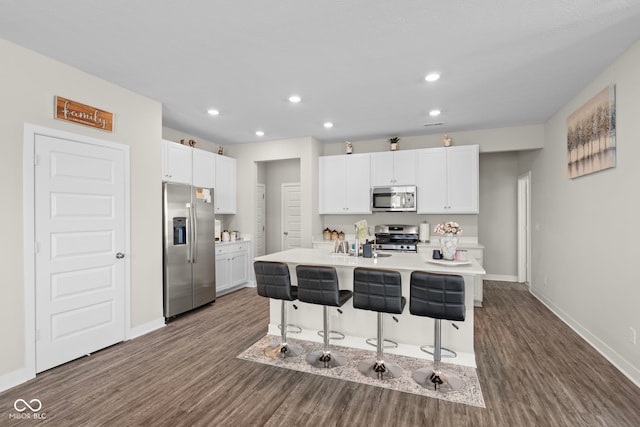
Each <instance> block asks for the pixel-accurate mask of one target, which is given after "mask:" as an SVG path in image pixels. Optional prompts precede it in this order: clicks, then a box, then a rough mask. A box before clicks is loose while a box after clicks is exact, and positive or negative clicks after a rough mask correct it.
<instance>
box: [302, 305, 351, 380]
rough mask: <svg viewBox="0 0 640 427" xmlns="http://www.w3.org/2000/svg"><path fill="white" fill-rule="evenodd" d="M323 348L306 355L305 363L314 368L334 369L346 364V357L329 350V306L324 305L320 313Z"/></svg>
mask: <svg viewBox="0 0 640 427" xmlns="http://www.w3.org/2000/svg"><path fill="white" fill-rule="evenodd" d="M322 322H323V331H324V334H323V343H324V345H323V348H322V350H315V351H312V352H311V353H309V354H308V355H307V362H308V363H309V364H310V365H311V366H315V367H316V368H335V367H337V366H343V365H346V363H347V357H346V356H345V355H344V354H342V353H341V352H339V351H333V352H332V351H331V350H329V333H328V331H329V306H327V305H325V306H324V307H323V312H322Z"/></svg>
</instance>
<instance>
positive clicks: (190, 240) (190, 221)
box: [185, 203, 193, 264]
mask: <svg viewBox="0 0 640 427" xmlns="http://www.w3.org/2000/svg"><path fill="white" fill-rule="evenodd" d="M185 207H186V208H187V215H188V218H187V246H188V249H187V262H188V263H189V264H191V262H192V260H193V215H192V211H191V203H187V204H186V205H185Z"/></svg>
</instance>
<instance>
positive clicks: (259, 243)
mask: <svg viewBox="0 0 640 427" xmlns="http://www.w3.org/2000/svg"><path fill="white" fill-rule="evenodd" d="M256 194H257V195H256V239H255V241H256V247H255V251H256V254H255V256H257V257H258V256H262V255H265V254H266V246H265V237H266V216H267V210H266V199H265V196H266V190H265V185H264V184H258V185H257V188H256Z"/></svg>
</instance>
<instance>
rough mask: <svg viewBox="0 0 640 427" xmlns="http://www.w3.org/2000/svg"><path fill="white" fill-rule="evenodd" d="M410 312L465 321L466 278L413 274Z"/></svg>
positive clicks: (422, 272)
mask: <svg viewBox="0 0 640 427" xmlns="http://www.w3.org/2000/svg"><path fill="white" fill-rule="evenodd" d="M409 287H410V292H411V295H410V301H409V311H410V312H411V314H414V315H416V316H425V317H431V318H433V319H444V320H457V321H463V320H464V311H465V307H464V278H462V276H456V275H450V274H436V273H427V272H426V271H414V272H412V273H411V283H410V285H409Z"/></svg>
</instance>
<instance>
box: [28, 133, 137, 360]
mask: <svg viewBox="0 0 640 427" xmlns="http://www.w3.org/2000/svg"><path fill="white" fill-rule="evenodd" d="M80 139H81V138H80ZM34 151H35V165H36V166H35V169H34V191H35V194H34V196H35V202H34V210H35V218H34V219H35V230H34V237H35V248H36V255H35V305H36V316H35V317H36V318H35V322H36V372H41V371H43V370H46V369H49V368H52V367H54V366H57V365H60V364H62V363H65V362H68V361H70V360H73V359H76V358H78V357H80V356H83V355H85V354H88V353H91V352H94V351H96V350H99V349H101V348H105V347H107V346H110V345H112V344H115V343H117V342H120V341H123V340H124V338H125V287H126V271H127V268H126V265H125V263H126V262H127V260H126V259H124V255H125V249H126V248H127V247H128V246H127V242H126V238H127V235H126V230H127V224H126V221H127V218H128V216H127V214H126V209H127V206H128V205H127V202H126V200H125V195H126V194H127V191H126V190H125V185H128V182H127V178H126V177H128V170H126V169H125V168H128V161H126V154H125V152H124V151H123V150H122V149H119V148H117V147H114V148H111V147H109V146H108V145H107V144H104V145H96V144H92V143H85V142H78V141H75V140H71V139H65V138H61V137H52V136H45V135H35V146H34Z"/></svg>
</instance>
